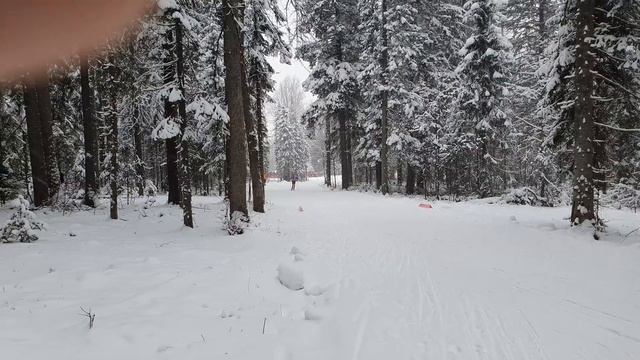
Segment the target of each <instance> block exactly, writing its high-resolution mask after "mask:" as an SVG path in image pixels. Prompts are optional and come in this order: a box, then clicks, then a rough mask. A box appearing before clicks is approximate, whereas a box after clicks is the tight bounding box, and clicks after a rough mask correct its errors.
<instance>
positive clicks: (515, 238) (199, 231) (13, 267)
mask: <svg viewBox="0 0 640 360" xmlns="http://www.w3.org/2000/svg"><path fill="white" fill-rule="evenodd" d="M288 189H289V186H288V183H269V184H268V187H267V190H268V191H267V196H268V199H269V201H270V203H269V204H268V206H267V208H268V209H267V211H268V214H267V215H260V214H254V215H253V222H252V225H250V228H249V229H248V231H247V233H246V234H245V235H243V236H241V237H234V238H231V237H228V236H226V235H225V234H224V232H223V231H222V230H221V229H220V220H219V218H218V217H219V216H220V215H221V214H223V213H221V212H220V204H219V203H218V202H217V200H215V199H213V198H198V197H196V198H194V203H195V204H199V205H198V206H199V207H200V209H199V210H198V209H197V212H196V214H195V219H196V224H197V228H196V229H194V230H189V229H180V227H179V226H177V224H179V221H180V210H179V208H175V207H167V206H160V207H157V208H153V209H151V210H148V211H147V213H148V214H147V215H148V216H147V217H141V216H139V214H140V213H139V212H135V211H133V210H132V209H133V208H134V207H131V209H124V211H123V212H122V213H123V217H124V218H126V220H127V221H118V222H110V221H108V220H106V212H105V210H98V211H97V212H96V214H93V213H90V212H85V213H81V214H74V215H72V216H62V215H61V214H55V213H54V214H47V215H43V216H42V218H43V220H44V221H45V222H47V223H48V224H49V231H48V232H46V233H43V234H42V238H43V239H42V240H41V241H39V242H37V243H34V244H10V245H2V246H0V286H1V288H0V358H6V359H42V358H47V359H51V360H58V359H60V360H62V359H64V360H68V359H114V358H118V359H240V360H245V359H258V358H260V359H274V360H320V359H322V360H327V359H335V360H342V359H344V360H377V359H380V360H383V359H384V360H387V359H407V360H418V359H435V360H438V359H443V360H476V359H477V360H503V359H504V360H508V359H513V360H538V359H540V360H555V359H559V360H571V359H592V360H596V359H612V360H613V359H616V360H618V359H619V360H623V359H637V358H638V356H639V354H640V335H638V334H640V307H638V305H637V304H638V303H640V266H639V265H638V264H640V262H639V260H640V236H636V237H630V238H623V237H622V236H620V234H625V233H627V232H628V231H630V230H632V229H633V228H634V227H636V226H637V225H638V224H637V223H638V221H637V215H635V214H632V213H627V212H621V211H608V212H607V213H605V218H609V219H611V222H610V223H609V224H610V228H609V230H608V235H607V236H606V237H605V239H604V240H603V241H600V242H595V241H593V240H591V238H590V234H589V233H588V232H587V231H583V230H582V229H573V230H572V229H569V228H568V226H566V224H565V223H566V221H565V220H563V217H564V216H565V215H566V214H565V213H566V212H567V211H568V210H567V209H564V208H561V209H537V208H531V207H515V206H501V205H489V204H483V203H482V202H470V203H448V202H435V203H433V205H434V206H433V209H421V208H418V204H419V203H420V202H424V200H420V199H417V198H405V197H382V196H380V195H374V194H366V193H358V192H342V191H337V190H336V191H329V190H327V189H325V188H323V187H322V186H321V185H320V183H319V182H318V181H310V182H306V183H304V182H303V183H299V186H298V191H295V192H291V191H288ZM301 209H303V211H300V210H301ZM160 214H162V215H163V216H160ZM8 215H9V212H8V211H5V210H2V211H0V219H4V218H5V217H8ZM514 216H516V218H517V219H518V220H513V219H514ZM70 231H73V232H74V233H77V236H75V237H70V236H69V235H68V234H69V232H70ZM294 246H295V247H296V248H297V249H299V252H300V253H299V254H298V255H297V260H298V261H297V262H295V264H296V267H295V268H296V269H297V268H301V269H303V272H304V287H305V288H304V289H303V290H298V291H293V290H290V289H287V288H286V287H284V286H283V285H282V284H280V282H279V281H278V279H277V278H276V274H277V271H276V269H277V268H278V266H279V264H282V263H287V262H294V255H295V254H290V250H291V248H292V247H294ZM80 306H83V307H84V308H91V309H92V311H94V312H95V313H96V323H95V327H94V328H93V329H91V330H88V329H87V327H86V319H85V318H83V317H81V316H79V315H78V314H79V313H80ZM263 332H264V333H263Z"/></svg>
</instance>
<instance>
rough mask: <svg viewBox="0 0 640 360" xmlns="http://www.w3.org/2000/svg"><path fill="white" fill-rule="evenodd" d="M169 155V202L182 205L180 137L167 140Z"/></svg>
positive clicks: (166, 145) (166, 147)
mask: <svg viewBox="0 0 640 360" xmlns="http://www.w3.org/2000/svg"><path fill="white" fill-rule="evenodd" d="M165 149H166V155H167V189H168V200H167V201H168V202H169V204H172V205H180V180H179V179H178V139H177V137H172V138H169V139H166V140H165Z"/></svg>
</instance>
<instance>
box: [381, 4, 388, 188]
mask: <svg viewBox="0 0 640 360" xmlns="http://www.w3.org/2000/svg"><path fill="white" fill-rule="evenodd" d="M381 22H382V26H381V35H380V36H381V37H382V54H381V57H380V67H381V68H382V79H381V80H382V81H381V83H382V87H383V90H382V92H381V94H380V96H381V97H382V119H381V124H380V125H381V131H382V138H381V139H380V171H381V173H382V174H381V176H382V179H381V180H382V184H381V186H380V191H381V192H382V193H383V194H385V195H386V194H388V193H389V146H388V145H387V138H388V137H389V93H388V91H387V83H388V76H389V74H388V68H389V50H388V49H387V48H388V40H387V1H386V0H382V20H381Z"/></svg>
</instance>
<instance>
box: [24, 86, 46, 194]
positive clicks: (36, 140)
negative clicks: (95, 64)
mask: <svg viewBox="0 0 640 360" xmlns="http://www.w3.org/2000/svg"><path fill="white" fill-rule="evenodd" d="M23 96H24V108H25V116H26V118H27V136H28V138H29V158H30V160H31V178H32V180H33V204H34V205H35V206H37V207H39V206H42V205H44V204H45V203H46V201H47V199H48V198H49V183H48V182H47V171H46V168H45V159H44V148H43V145H42V130H41V126H40V124H41V123H40V110H39V109H38V92H37V91H36V88H35V83H34V81H33V79H30V78H28V79H27V80H26V82H25V86H24V93H23Z"/></svg>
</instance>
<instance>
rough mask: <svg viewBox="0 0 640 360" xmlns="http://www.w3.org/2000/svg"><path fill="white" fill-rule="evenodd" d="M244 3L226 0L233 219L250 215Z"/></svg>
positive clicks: (225, 29)
mask: <svg viewBox="0 0 640 360" xmlns="http://www.w3.org/2000/svg"><path fill="white" fill-rule="evenodd" d="M243 11H244V2H243V1H241V0H224V1H223V13H224V64H225V67H226V80H225V89H226V98H227V109H228V110H227V112H228V114H229V141H228V144H227V164H228V169H229V173H228V177H229V206H230V216H231V218H232V219H233V218H237V217H238V216H244V217H247V216H248V211H247V193H246V187H245V182H246V178H247V160H246V154H247V138H246V129H245V118H244V117H245V112H244V111H245V108H244V101H245V98H244V94H243V88H244V85H243V81H244V80H245V78H244V76H243V71H244V70H245V69H244V65H243V64H244V61H245V58H244V48H243V38H242V29H241V26H240V24H242V23H243Z"/></svg>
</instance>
